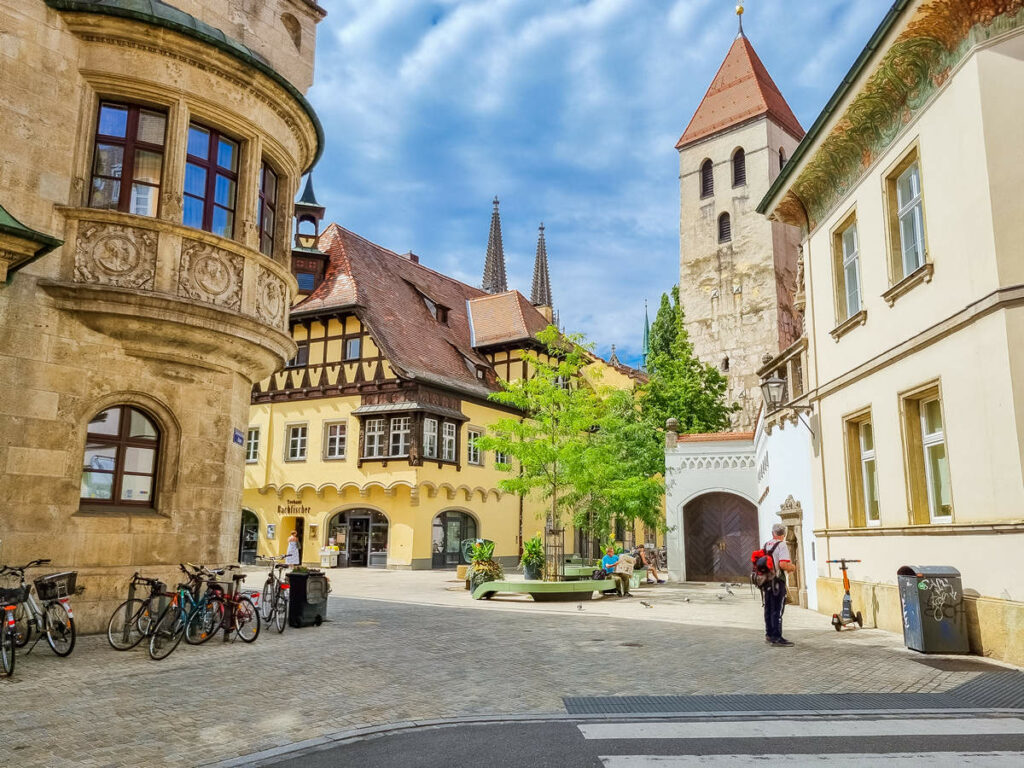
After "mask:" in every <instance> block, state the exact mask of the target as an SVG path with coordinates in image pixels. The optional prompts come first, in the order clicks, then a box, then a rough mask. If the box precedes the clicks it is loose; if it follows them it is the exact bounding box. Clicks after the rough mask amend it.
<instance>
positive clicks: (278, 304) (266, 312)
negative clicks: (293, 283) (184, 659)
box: [256, 267, 288, 330]
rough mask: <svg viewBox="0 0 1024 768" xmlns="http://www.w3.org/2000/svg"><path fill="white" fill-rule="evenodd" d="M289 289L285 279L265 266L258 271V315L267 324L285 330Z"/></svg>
mask: <svg viewBox="0 0 1024 768" xmlns="http://www.w3.org/2000/svg"><path fill="white" fill-rule="evenodd" d="M287 310H288V289H287V288H285V284H284V281H283V280H282V279H281V278H279V277H277V276H276V275H275V274H274V273H273V272H271V271H270V270H269V269H266V268H264V267H258V268H257V271H256V317H258V318H259V319H260V320H261V321H262V322H264V323H266V324H267V325H272V326H274V327H275V328H279V329H281V330H285V329H286V328H285V326H286V323H287V317H288V311H287Z"/></svg>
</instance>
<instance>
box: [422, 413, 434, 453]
mask: <svg viewBox="0 0 1024 768" xmlns="http://www.w3.org/2000/svg"><path fill="white" fill-rule="evenodd" d="M423 456H424V458H427V459H436V458H437V419H429V418H428V419H424V420H423Z"/></svg>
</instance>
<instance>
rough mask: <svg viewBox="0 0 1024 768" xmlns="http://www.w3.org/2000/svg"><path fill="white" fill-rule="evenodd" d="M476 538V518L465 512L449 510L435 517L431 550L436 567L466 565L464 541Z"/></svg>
mask: <svg viewBox="0 0 1024 768" xmlns="http://www.w3.org/2000/svg"><path fill="white" fill-rule="evenodd" d="M475 538H476V520H474V519H473V518H472V517H471V516H470V515H468V514H466V513H465V512H457V511H453V510H449V511H447V512H442V513H441V514H439V515H438V516H437V517H435V518H434V526H433V529H432V531H431V551H432V552H433V560H432V562H431V565H432V567H434V568H454V567H455V566H457V565H464V564H465V563H466V560H465V558H464V557H463V556H462V542H463V541H464V540H465V539H475Z"/></svg>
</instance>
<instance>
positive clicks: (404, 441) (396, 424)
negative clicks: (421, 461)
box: [390, 416, 412, 456]
mask: <svg viewBox="0 0 1024 768" xmlns="http://www.w3.org/2000/svg"><path fill="white" fill-rule="evenodd" d="M411 430H412V418H411V417H410V416H396V417H394V418H393V419H391V453H390V455H391V456H408V455H409V436H410V434H411Z"/></svg>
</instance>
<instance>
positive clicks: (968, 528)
mask: <svg viewBox="0 0 1024 768" xmlns="http://www.w3.org/2000/svg"><path fill="white" fill-rule="evenodd" d="M996 533H1024V520H1006V521H1000V522H995V521H993V522H991V523H923V524H920V525H893V526H884V525H883V526H878V525H872V526H870V527H857V528H822V529H815V531H814V535H815V536H823V537H825V538H831V537H841V536H842V537H845V536H962V535H965V534H996Z"/></svg>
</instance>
